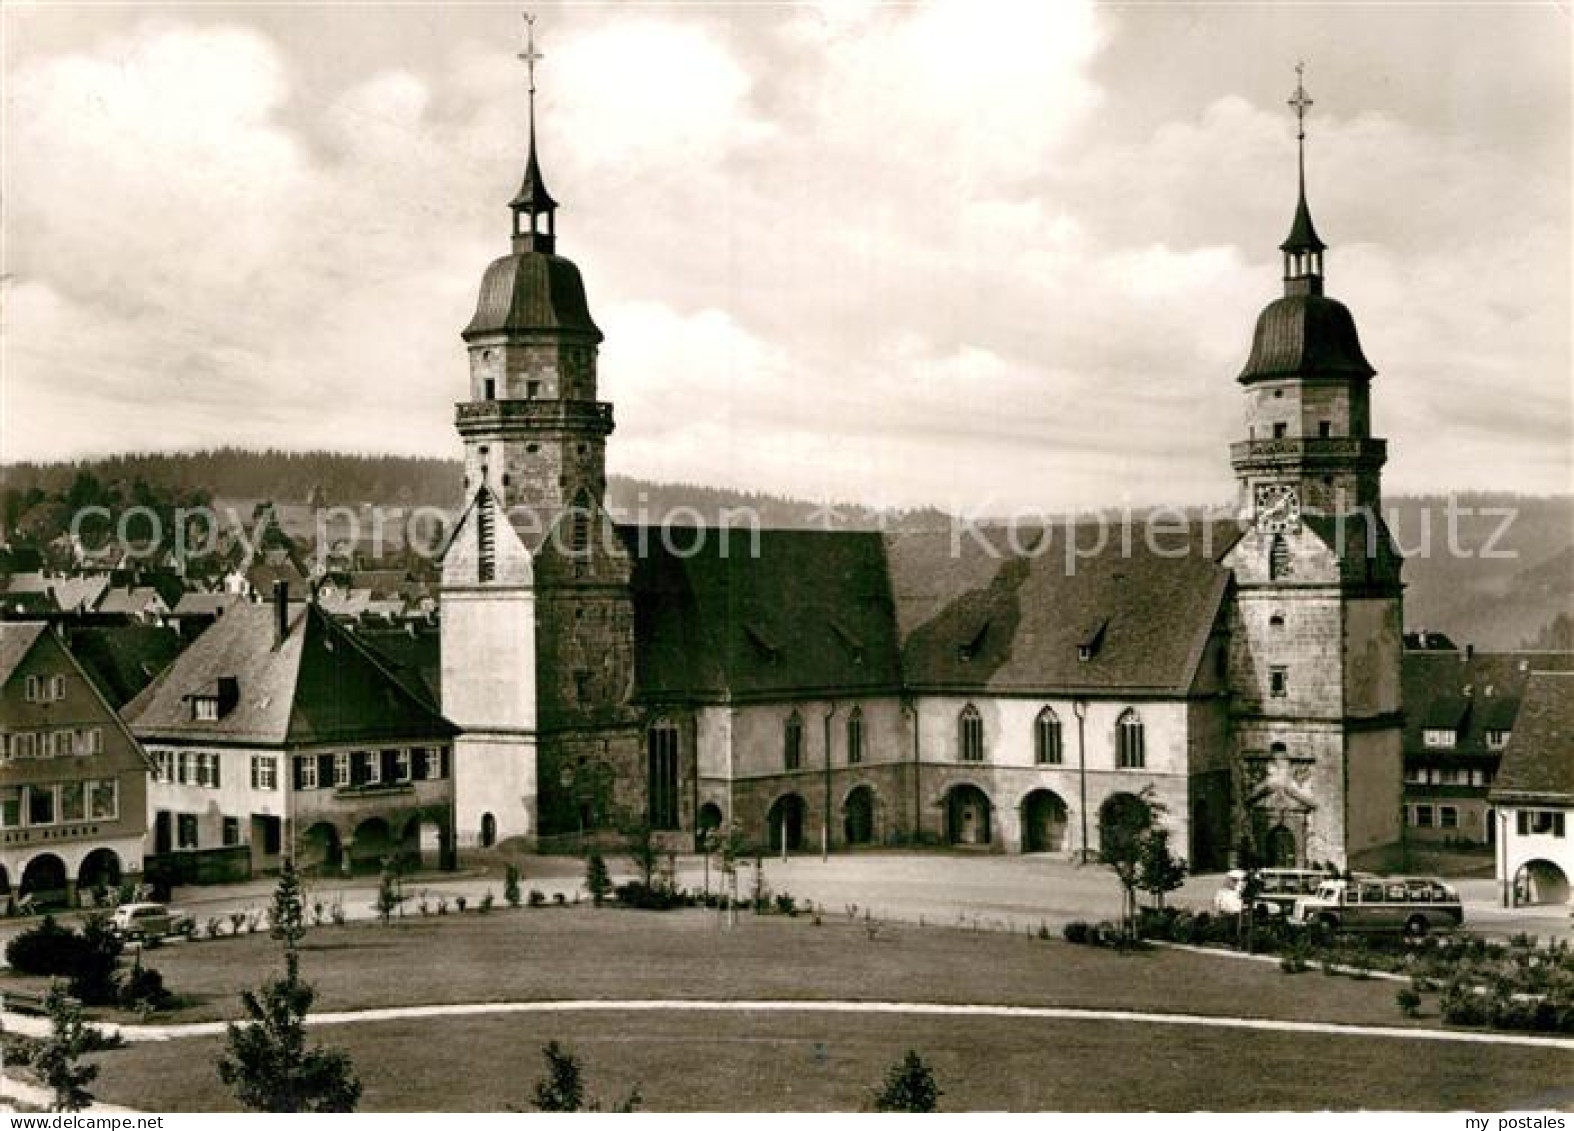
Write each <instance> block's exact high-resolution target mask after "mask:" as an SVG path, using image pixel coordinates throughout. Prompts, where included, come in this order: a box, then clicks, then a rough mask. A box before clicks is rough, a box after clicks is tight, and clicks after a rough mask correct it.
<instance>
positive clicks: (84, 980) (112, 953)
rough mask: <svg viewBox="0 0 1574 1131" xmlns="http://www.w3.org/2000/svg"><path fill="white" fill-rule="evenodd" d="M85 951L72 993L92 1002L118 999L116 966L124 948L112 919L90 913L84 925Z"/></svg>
mask: <svg viewBox="0 0 1574 1131" xmlns="http://www.w3.org/2000/svg"><path fill="white" fill-rule="evenodd" d="M81 938H82V943H81V951H80V953H79V955H78V958H77V969H76V971H75V973H74V975H73V977H72V978H71V993H72V995H73V996H75V997H76V998H78V999H79V1000H81V1001H83V1002H86V1003H87V1004H88V1005H108V1004H109V1003H111V1002H113V1001H114V1000H115V999H116V996H117V991H116V987H115V969H116V967H117V966H118V965H119V963H120V952H121V950H122V949H123V947H124V944H122V943H121V941H120V939H119V938H117V937H116V935H115V933H114V932H113V931H111V930H110V929H109V919H108V918H107V917H106V916H103V915H90V916H88V919H87V921H86V922H85V923H83V924H82V935H81Z"/></svg>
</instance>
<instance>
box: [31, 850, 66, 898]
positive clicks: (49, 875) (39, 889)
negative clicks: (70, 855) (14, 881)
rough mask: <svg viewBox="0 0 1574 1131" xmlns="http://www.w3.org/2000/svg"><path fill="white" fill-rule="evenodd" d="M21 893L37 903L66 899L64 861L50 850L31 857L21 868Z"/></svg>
mask: <svg viewBox="0 0 1574 1131" xmlns="http://www.w3.org/2000/svg"><path fill="white" fill-rule="evenodd" d="M22 895H23V896H29V895H30V896H32V897H33V899H34V900H35V901H37V902H39V903H64V902H65V901H66V865H65V861H63V860H61V859H60V857H58V856H56V855H55V854H54V853H52V852H45V853H43V854H41V855H39V856H35V857H33V858H32V859H31V860H29V861H28V862H27V867H25V868H23V869H22Z"/></svg>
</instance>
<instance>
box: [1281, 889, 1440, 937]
mask: <svg viewBox="0 0 1574 1131" xmlns="http://www.w3.org/2000/svg"><path fill="white" fill-rule="evenodd" d="M1290 917H1291V920H1292V921H1293V922H1295V923H1298V924H1301V925H1303V926H1307V925H1309V926H1315V927H1322V928H1325V929H1327V930H1334V931H1403V932H1405V933H1406V934H1408V935H1416V936H1419V935H1424V934H1426V933H1427V932H1428V931H1435V930H1451V929H1453V928H1455V927H1459V926H1462V925H1463V924H1464V921H1465V909H1464V907H1463V906H1462V905H1461V904H1460V902H1459V893H1458V892H1456V891H1455V890H1454V889H1453V888H1452V887H1450V886H1449V885H1448V884H1445V883H1443V881H1441V880H1436V879H1432V878H1431V877H1426V876H1357V877H1355V878H1353V879H1349V880H1324V881H1323V882H1322V883H1321V884H1319V885H1318V888H1317V891H1316V892H1315V893H1314V894H1312V895H1310V896H1308V897H1307V898H1305V899H1301V900H1297V901H1296V904H1295V910H1294V911H1293V912H1292V913H1291V916H1290Z"/></svg>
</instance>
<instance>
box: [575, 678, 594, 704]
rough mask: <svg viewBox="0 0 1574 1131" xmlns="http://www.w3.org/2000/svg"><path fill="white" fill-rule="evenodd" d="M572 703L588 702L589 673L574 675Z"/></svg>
mask: <svg viewBox="0 0 1574 1131" xmlns="http://www.w3.org/2000/svg"><path fill="white" fill-rule="evenodd" d="M574 701H575V702H577V703H588V702H590V673H589V672H587V671H577V672H575V673H574Z"/></svg>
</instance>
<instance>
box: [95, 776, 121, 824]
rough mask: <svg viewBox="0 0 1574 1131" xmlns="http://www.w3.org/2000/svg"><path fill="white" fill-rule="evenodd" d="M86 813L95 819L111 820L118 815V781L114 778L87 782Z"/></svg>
mask: <svg viewBox="0 0 1574 1131" xmlns="http://www.w3.org/2000/svg"><path fill="white" fill-rule="evenodd" d="M87 801H88V809H87V815H88V816H89V817H91V818H92V819H93V820H95V821H113V820H115V819H116V818H117V817H119V816H120V783H119V782H118V781H116V780H115V779H114V778H104V779H102V780H100V781H90V782H88V783H87Z"/></svg>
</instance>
